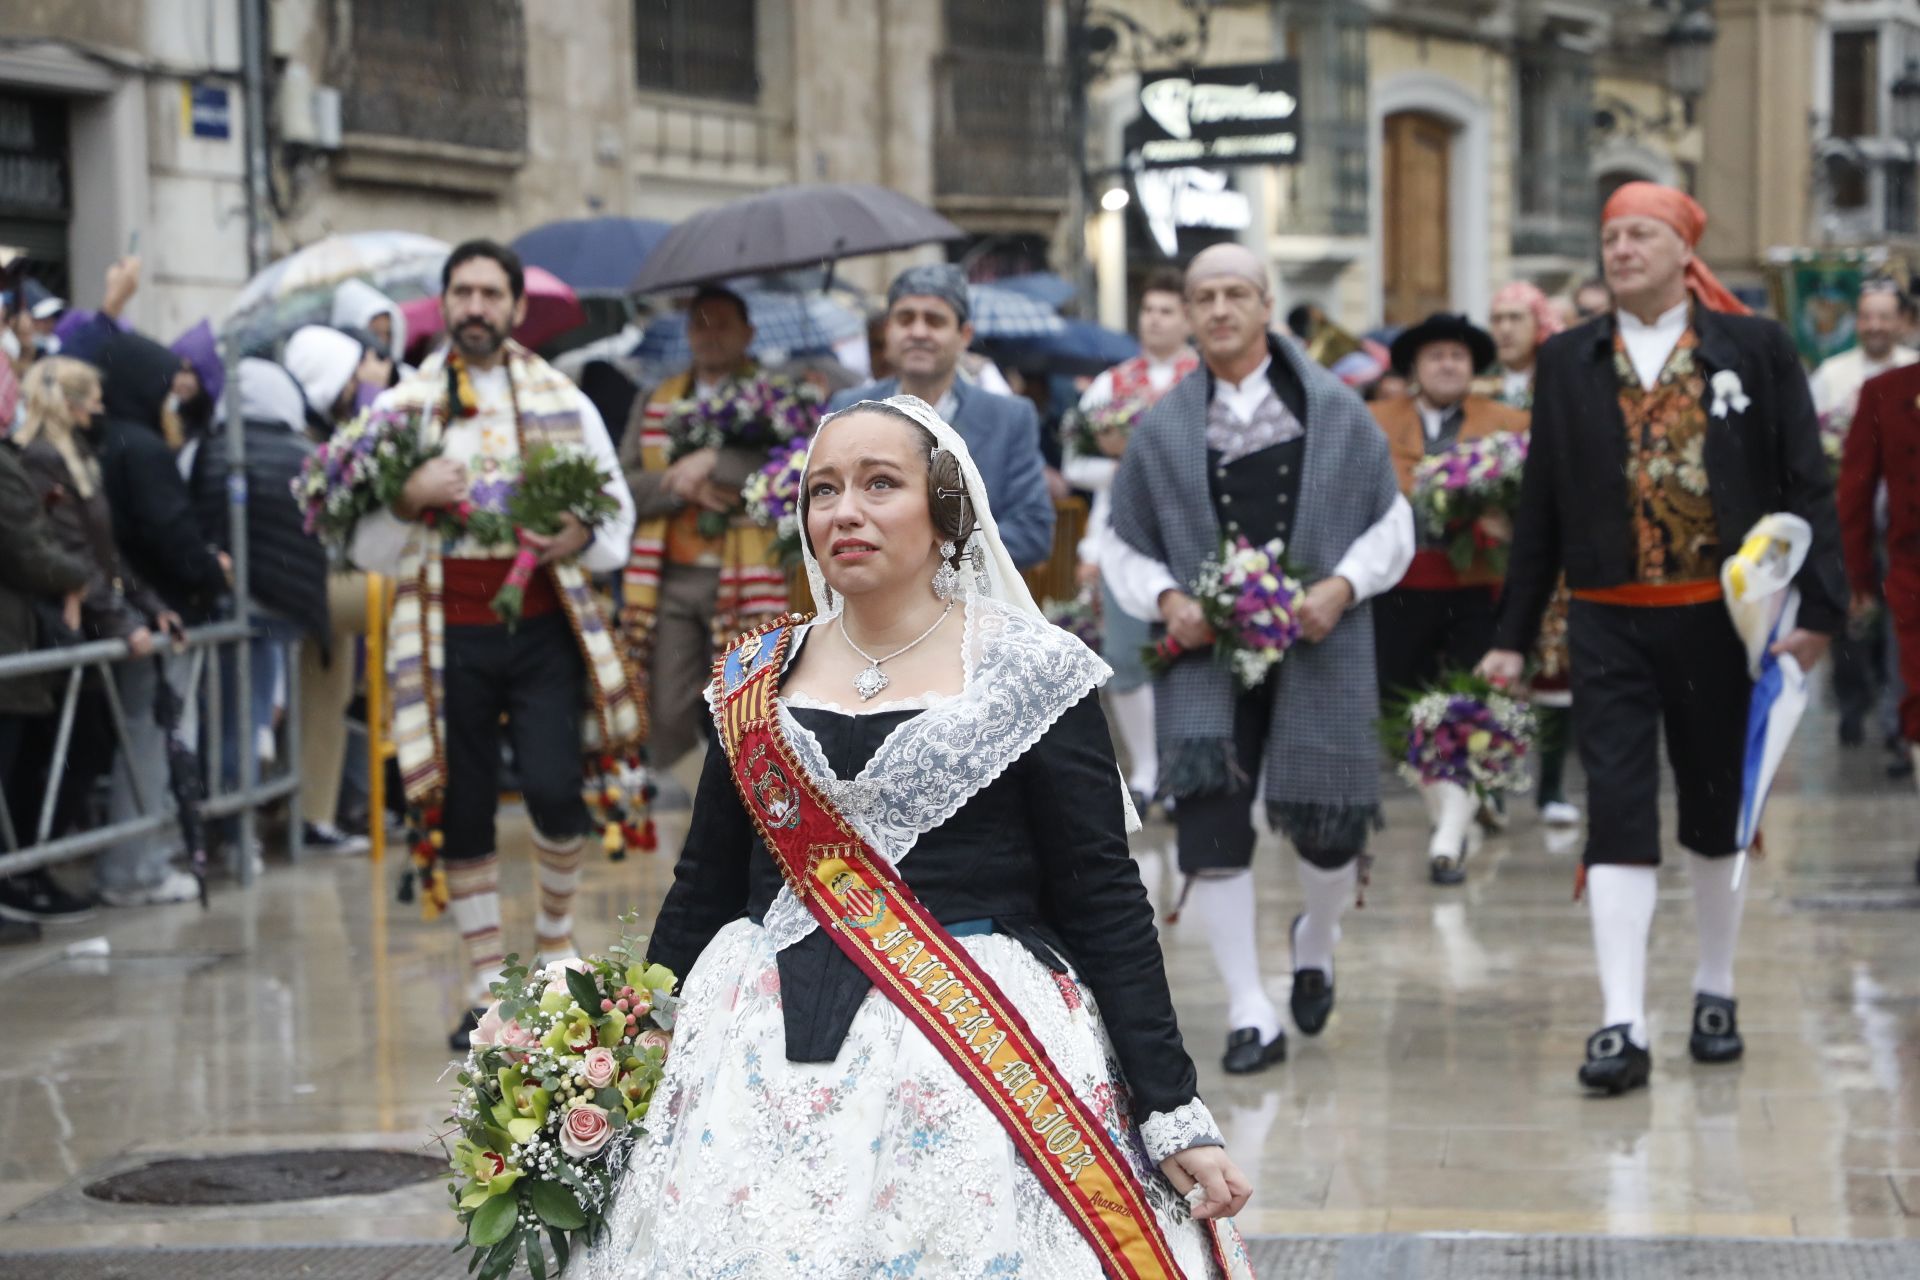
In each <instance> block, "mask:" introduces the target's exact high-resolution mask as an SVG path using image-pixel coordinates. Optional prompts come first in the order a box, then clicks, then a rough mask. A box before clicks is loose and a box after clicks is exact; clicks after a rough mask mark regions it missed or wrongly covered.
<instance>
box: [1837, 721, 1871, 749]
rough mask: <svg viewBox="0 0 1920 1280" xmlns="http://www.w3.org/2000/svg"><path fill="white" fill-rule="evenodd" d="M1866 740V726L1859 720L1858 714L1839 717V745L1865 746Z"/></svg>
mask: <svg viewBox="0 0 1920 1280" xmlns="http://www.w3.org/2000/svg"><path fill="white" fill-rule="evenodd" d="M1866 741H1867V726H1866V725H1865V724H1864V723H1863V722H1862V721H1861V718H1860V717H1859V716H1857V715H1845V716H1841V717H1840V745H1841V746H1843V747H1860V746H1865V745H1866Z"/></svg>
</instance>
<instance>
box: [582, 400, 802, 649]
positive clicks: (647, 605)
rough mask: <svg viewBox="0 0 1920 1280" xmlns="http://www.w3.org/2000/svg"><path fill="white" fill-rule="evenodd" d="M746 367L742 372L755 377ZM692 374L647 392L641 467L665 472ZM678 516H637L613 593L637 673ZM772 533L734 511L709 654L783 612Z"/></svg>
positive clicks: (723, 548) (723, 542) (723, 546)
mask: <svg viewBox="0 0 1920 1280" xmlns="http://www.w3.org/2000/svg"><path fill="white" fill-rule="evenodd" d="M758 374H759V371H758V370H757V369H752V368H750V369H748V370H747V371H745V372H743V374H742V375H741V376H742V377H746V378H752V377H757V376H758ZM693 386H694V384H693V375H692V374H691V373H682V374H678V375H676V376H674V377H672V378H669V379H667V380H666V381H665V382H663V383H661V384H660V386H659V387H658V388H656V389H655V390H654V393H653V394H652V395H651V396H649V397H648V398H647V407H646V410H645V412H644V416H643V417H642V420H641V425H640V433H641V434H640V460H641V465H642V466H644V467H645V468H646V469H647V470H649V471H665V470H666V469H667V465H668V451H669V447H670V445H671V440H670V437H669V435H668V426H669V423H670V421H671V419H672V410H673V406H674V405H675V404H676V403H678V402H679V401H681V400H685V399H687V398H688V397H689V396H691V395H693ZM677 518H679V516H665V517H660V518H657V519H653V520H642V521H640V522H639V523H638V524H636V525H635V526H634V530H633V555H632V556H631V557H629V558H628V560H627V569H626V573H625V574H624V575H623V577H622V579H621V581H622V591H621V597H620V598H621V611H620V624H621V629H622V630H623V631H624V632H625V636H626V642H627V652H628V653H629V654H630V655H631V656H632V657H633V660H634V663H635V665H636V666H637V667H638V668H639V669H640V671H641V678H642V679H644V678H645V671H646V666H647V663H646V645H647V641H648V639H649V637H650V636H651V634H652V632H653V620H654V615H655V613H656V611H657V610H658V608H659V604H660V575H661V574H662V573H663V572H665V570H666V568H667V564H666V555H667V537H668V532H669V526H670V525H671V524H672V522H673V521H674V520H675V519H677ZM778 536H779V535H778V533H777V532H776V531H775V530H772V529H763V528H761V527H760V526H759V525H756V524H754V523H753V522H752V521H751V520H749V519H747V518H746V517H745V516H744V515H740V514H737V513H736V514H735V515H734V517H733V519H732V520H731V521H729V523H728V526H727V531H726V532H725V533H724V534H723V535H721V537H720V539H719V541H720V588H719V592H718V594H717V595H716V597H715V600H714V610H713V644H714V651H715V652H716V653H717V652H719V651H720V650H721V649H723V648H724V647H725V646H726V645H728V644H729V643H731V642H732V641H733V638H734V637H735V636H737V635H739V634H740V633H741V632H743V631H747V630H750V629H751V628H752V627H753V626H754V625H755V624H756V623H759V622H763V621H765V620H766V619H767V618H770V617H773V616H776V615H778V614H781V613H785V612H786V611H787V571H786V567H785V566H784V565H782V564H781V562H780V554H779V551H778V550H777V548H776V543H777V540H778Z"/></svg>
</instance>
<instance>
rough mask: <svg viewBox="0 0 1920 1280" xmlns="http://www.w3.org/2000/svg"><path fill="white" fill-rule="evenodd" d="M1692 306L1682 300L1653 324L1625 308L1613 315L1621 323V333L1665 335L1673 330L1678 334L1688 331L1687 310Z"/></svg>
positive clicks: (1663, 312)
mask: <svg viewBox="0 0 1920 1280" xmlns="http://www.w3.org/2000/svg"><path fill="white" fill-rule="evenodd" d="M1690 305H1691V304H1690V302H1688V301H1687V300H1685V299H1682V300H1681V301H1679V302H1676V303H1674V304H1673V306H1672V307H1670V308H1668V309H1667V310H1665V311H1662V312H1661V313H1660V314H1659V315H1658V316H1656V317H1655V318H1654V320H1653V322H1652V323H1648V322H1647V321H1645V320H1642V319H1641V318H1640V317H1639V316H1636V315H1635V314H1633V312H1631V311H1628V310H1627V309H1626V308H1625V307H1621V308H1619V309H1618V310H1616V311H1615V312H1614V313H1613V314H1614V316H1615V317H1616V318H1617V319H1618V320H1619V322H1620V332H1622V333H1628V334H1631V333H1664V332H1666V331H1667V330H1669V329H1672V330H1673V331H1674V332H1675V333H1676V334H1678V333H1683V332H1685V331H1686V327H1687V308H1688V307H1689V306H1690Z"/></svg>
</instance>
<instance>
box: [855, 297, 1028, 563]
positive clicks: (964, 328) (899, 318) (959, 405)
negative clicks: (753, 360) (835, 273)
mask: <svg viewBox="0 0 1920 1280" xmlns="http://www.w3.org/2000/svg"><path fill="white" fill-rule="evenodd" d="M969 317H970V309H969V307H968V303H967V278H966V276H965V274H963V273H962V272H961V270H960V268H959V267H956V266H953V265H951V264H948V263H940V264H937V265H931V266H920V267H909V268H907V269H906V270H905V271H902V272H901V273H900V274H899V275H898V276H897V277H895V279H894V282H893V287H892V288H890V289H888V290H887V354H888V357H889V358H890V359H891V360H892V361H893V367H894V368H895V369H896V370H898V371H899V372H898V376H896V377H892V378H882V379H881V380H880V381H878V382H869V383H868V384H867V385H866V386H864V387H855V388H853V389H852V390H850V391H842V392H841V393H840V394H839V395H836V396H835V397H834V398H833V400H832V402H831V403H830V404H829V406H828V407H829V408H830V409H844V408H846V407H847V406H848V405H850V404H854V403H856V402H858V401H861V400H884V399H886V398H887V397H888V396H894V395H901V394H905V395H912V396H919V397H920V398H921V399H922V400H925V401H926V402H927V403H928V404H930V405H932V406H933V408H934V411H935V412H936V413H938V414H939V415H940V416H941V417H942V418H945V419H946V420H947V421H948V422H949V423H951V424H952V425H953V429H954V430H956V431H958V432H959V433H960V438H961V439H963V440H965V441H966V442H967V448H968V450H970V451H971V452H972V454H973V460H974V463H975V465H977V466H978V467H979V468H980V476H981V478H982V479H983V480H985V481H986V482H987V497H988V501H989V503H990V505H991V506H992V508H993V518H994V520H995V522H996V523H998V524H999V526H1000V539H1001V541H1003V542H1005V543H1006V545H1007V554H1008V555H1010V556H1012V557H1013V562H1014V563H1015V564H1017V565H1019V566H1020V567H1021V568H1022V569H1027V568H1031V567H1032V566H1034V565H1038V564H1044V563H1046V561H1047V560H1048V558H1049V557H1051V556H1052V555H1053V499H1052V497H1051V496H1050V495H1049V494H1048V492H1047V479H1046V473H1045V470H1044V468H1045V465H1046V464H1045V461H1044V459H1043V458H1042V456H1041V453H1040V415H1039V414H1038V413H1036V412H1035V411H1034V408H1033V404H1032V402H1030V401H1028V400H1023V399H1021V398H1019V397H1017V396H1001V395H995V394H993V393H992V392H990V391H983V390H981V389H980V388H979V387H977V386H974V385H972V384H970V383H968V382H966V381H965V380H963V379H961V378H960V377H959V376H958V374H957V372H956V371H957V370H958V368H959V365H960V354H961V353H962V352H963V351H965V350H966V349H967V346H968V344H969V343H971V342H972V341H973V325H972V324H971V323H969Z"/></svg>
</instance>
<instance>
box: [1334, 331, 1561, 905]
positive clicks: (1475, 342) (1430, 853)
mask: <svg viewBox="0 0 1920 1280" xmlns="http://www.w3.org/2000/svg"><path fill="white" fill-rule="evenodd" d="M1392 357H1393V367H1394V369H1395V370H1396V371H1398V372H1399V373H1400V374H1401V375H1402V376H1404V377H1407V378H1410V379H1411V380H1412V382H1413V386H1414V394H1413V395H1411V396H1402V397H1401V398H1399V399H1396V400H1376V401H1374V403H1373V404H1372V405H1371V406H1370V407H1371V409H1372V410H1373V416H1374V419H1375V420H1376V421H1377V422H1379V424H1380V430H1381V431H1382V432H1384V433H1385V434H1386V437H1387V447H1388V449H1389V450H1391V452H1392V454H1393V469H1394V474H1395V476H1396V478H1397V479H1398V480H1399V483H1400V492H1402V493H1404V494H1406V495H1407V496H1408V497H1409V498H1411V497H1412V496H1413V473H1414V470H1415V468H1417V467H1418V466H1419V465H1420V464H1421V463H1422V462H1423V461H1425V460H1426V459H1427V458H1432V457H1439V456H1441V455H1443V454H1446V453H1449V452H1451V451H1452V450H1453V449H1454V448H1455V447H1456V446H1458V445H1461V444H1465V443H1467V442H1468V441H1471V440H1483V439H1485V438H1486V437H1488V436H1491V435H1494V434H1496V433H1498V432H1503V431H1505V432H1522V431H1525V430H1526V429H1527V417H1526V415H1525V414H1524V413H1521V412H1520V411H1519V410H1517V409H1509V408H1508V407H1507V406H1505V405H1503V404H1497V403H1495V402H1494V401H1492V400H1490V399H1488V398H1487V397H1485V396H1482V395H1475V394H1473V392H1472V390H1471V388H1472V385H1473V375H1474V373H1475V371H1476V370H1479V369H1484V368H1486V367H1487V366H1488V365H1490V364H1492V363H1493V359H1494V345H1493V339H1492V337H1490V336H1489V335H1488V334H1487V332H1486V330H1484V329H1482V328H1480V327H1479V326H1478V325H1476V324H1474V323H1473V322H1472V321H1471V320H1469V319H1467V318H1466V317H1465V316H1461V315H1449V314H1448V313H1446V312H1444V311H1443V312H1437V313H1435V314H1434V315H1431V316H1428V317H1427V318H1426V319H1425V320H1423V321H1422V322H1421V323H1419V324H1417V325H1414V326H1413V327H1412V328H1410V329H1408V330H1407V331H1406V332H1404V333H1402V334H1401V335H1400V336H1399V337H1397V338H1395V339H1394V341H1393V348H1392ZM1480 526H1481V536H1482V537H1484V538H1486V539H1487V540H1488V541H1489V542H1504V541H1505V540H1506V539H1507V538H1508V537H1510V536H1511V535H1512V530H1511V528H1510V527H1508V522H1507V521H1506V520H1505V519H1502V518H1496V517H1491V516H1489V517H1483V518H1482V519H1481V521H1480ZM1423 532H1424V531H1423ZM1498 588H1499V575H1498V573H1497V572H1496V571H1495V570H1494V569H1492V568H1491V567H1490V566H1489V565H1488V564H1487V563H1486V560H1485V558H1484V557H1483V556H1477V557H1476V558H1475V562H1474V563H1471V564H1469V565H1467V566H1466V567H1465V568H1464V569H1462V568H1456V567H1455V566H1454V563H1453V561H1452V559H1451V558H1450V557H1449V555H1448V553H1447V550H1446V547H1445V539H1444V538H1436V537H1433V536H1431V535H1430V534H1427V535H1425V536H1423V537H1422V538H1421V546H1420V550H1419V551H1418V552H1416V553H1415V555H1414V557H1413V564H1412V566H1411V567H1410V568H1408V570H1407V574H1406V576H1405V577H1404V578H1402V579H1401V580H1400V581H1399V583H1398V584H1396V585H1395V586H1394V588H1393V589H1392V590H1390V591H1388V592H1386V593H1385V594H1383V595H1382V596H1381V597H1380V599H1379V600H1378V601H1376V602H1375V604H1374V632H1373V636H1374V652H1375V655H1376V659H1377V662H1378V665H1379V673H1380V696H1381V698H1382V700H1383V701H1385V702H1388V703H1392V702H1395V701H1398V700H1401V699H1404V698H1407V697H1409V696H1413V695H1417V694H1418V693H1420V692H1421V691H1422V690H1424V689H1425V688H1427V687H1428V686H1429V685H1431V684H1432V683H1433V682H1434V681H1435V680H1436V679H1438V678H1439V677H1440V675H1441V673H1442V672H1443V671H1445V670H1448V669H1454V670H1464V669H1465V668H1467V667H1470V666H1472V665H1473V664H1474V663H1475V662H1476V661H1478V660H1479V658H1480V655H1481V654H1483V653H1485V652H1486V651H1487V646H1488V645H1489V644H1490V643H1491V642H1492V640H1493V618H1494V612H1495V609H1496V608H1497V598H1498ZM1420 795H1421V798H1422V799H1423V800H1425V801H1426V805H1427V816H1428V817H1429V818H1430V819H1431V820H1432V823H1433V831H1432V838H1431V839H1430V840H1429V841H1428V844H1427V870H1428V875H1429V877H1430V878H1431V879H1432V880H1433V882H1434V883H1435V884H1439V885H1455V884H1460V883H1461V882H1463V881H1464V880H1465V879H1466V877H1467V866H1466V864H1467V858H1468V855H1469V853H1470V852H1471V851H1472V850H1473V849H1474V848H1476V847H1477V846H1478V843H1479V838H1480V828H1479V827H1478V826H1477V825H1475V823H1474V820H1473V819H1474V811H1475V808H1476V805H1475V800H1474V796H1473V793H1472V792H1471V791H1469V790H1468V789H1467V788H1465V787H1463V786H1461V785H1460V784H1459V783H1457V782H1423V783H1421V784H1420Z"/></svg>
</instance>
